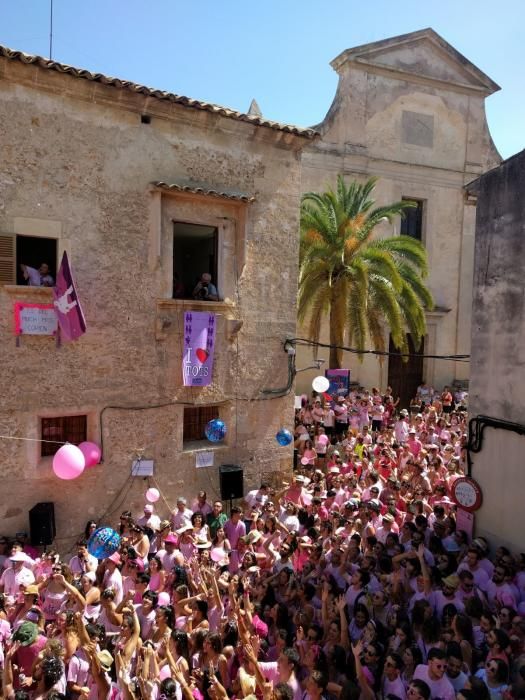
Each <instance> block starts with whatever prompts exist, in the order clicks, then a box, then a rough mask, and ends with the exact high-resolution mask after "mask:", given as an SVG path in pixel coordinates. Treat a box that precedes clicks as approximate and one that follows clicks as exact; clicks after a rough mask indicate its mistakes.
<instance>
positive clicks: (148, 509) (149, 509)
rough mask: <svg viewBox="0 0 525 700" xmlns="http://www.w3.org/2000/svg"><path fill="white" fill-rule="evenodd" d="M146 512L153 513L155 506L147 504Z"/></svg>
mask: <svg viewBox="0 0 525 700" xmlns="http://www.w3.org/2000/svg"><path fill="white" fill-rule="evenodd" d="M144 512H145V513H153V506H152V505H150V504H146V505H145V506H144Z"/></svg>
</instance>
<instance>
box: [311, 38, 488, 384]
mask: <svg viewBox="0 0 525 700" xmlns="http://www.w3.org/2000/svg"><path fill="white" fill-rule="evenodd" d="M436 37H437V35H435V34H434V33H433V32H432V30H424V31H422V32H415V33H414V34H413V35H406V36H403V37H395V38H393V39H387V40H385V41H384V42H375V43H374V44H371V45H368V46H364V47H358V48H357V49H349V50H348V51H347V52H343V53H342V54H341V55H340V56H339V57H338V58H336V59H335V60H334V61H333V62H332V65H333V66H334V68H335V70H337V72H338V74H339V84H338V88H337V93H336V95H335V98H334V101H333V104H332V106H331V107H330V110H329V112H328V114H327V116H326V118H325V120H324V121H323V122H322V124H321V125H320V126H319V128H320V130H321V134H322V137H321V139H320V140H319V141H317V142H315V143H313V144H311V145H310V146H309V147H308V148H307V149H306V150H305V152H304V154H303V178H302V184H303V190H304V191H323V190H324V189H325V188H326V186H327V185H332V186H333V185H334V184H335V181H336V178H337V175H338V174H344V175H345V177H346V178H347V179H349V180H351V179H357V180H360V181H365V180H366V179H368V178H369V177H371V176H375V177H378V178H380V180H379V183H378V186H377V188H376V201H377V203H378V205H383V204H387V203H389V202H393V201H397V200H399V199H401V198H402V197H407V198H414V199H420V200H423V201H424V221H423V242H424V244H425V246H426V248H427V251H428V258H429V267H430V275H429V278H428V284H429V287H430V289H431V291H432V293H433V295H434V299H435V303H436V307H437V310H436V312H434V313H429V314H428V316H427V325H428V336H427V338H426V341H425V345H426V348H425V349H426V351H427V353H429V354H464V353H468V352H469V350H470V307H471V298H472V297H471V294H472V275H473V248H474V209H473V207H472V206H470V205H469V204H468V203H467V202H466V201H465V196H464V190H463V187H464V185H465V184H466V183H468V182H469V181H471V180H473V179H474V178H475V177H477V176H478V175H479V174H481V173H482V172H485V171H486V170H488V169H489V168H491V167H493V166H494V165H496V164H497V163H498V162H499V156H498V153H497V151H496V149H495V147H494V145H493V143H492V141H491V138H490V133H489V131H488V127H487V123H486V118H485V106H484V99H485V97H486V96H487V95H488V94H490V93H491V92H493V91H494V89H497V86H494V85H493V84H492V85H491V81H490V80H489V79H488V78H487V77H486V76H483V75H482V74H481V73H480V72H478V73H476V71H477V69H475V67H472V68H471V69H469V71H468V72H467V71H466V69H465V64H466V63H467V62H466V59H462V60H460V59H459V58H458V56H457V55H456V54H455V53H454V51H453V50H452V49H451V47H449V48H448V49H446V50H445V51H444V50H443V47H442V45H441V40H438V38H436ZM399 228H400V227H399V222H398V223H396V224H395V225H394V226H393V227H387V226H384V227H381V229H380V230H379V232H378V233H379V235H395V234H397V233H399ZM303 333H304V332H303ZM299 335H301V332H299ZM323 340H324V341H325V342H328V333H327V332H326V329H325V332H324V333H323ZM320 356H324V357H326V358H328V351H327V350H326V351H323V350H321V351H320ZM310 359H311V352H310V351H309V350H304V349H301V350H300V351H299V353H298V360H297V363H298V366H299V367H305V366H307V365H308V364H310ZM326 366H327V365H325V367H326ZM344 366H345V367H350V368H351V370H352V376H353V379H354V380H356V381H359V382H360V383H362V384H363V385H365V386H368V387H370V386H381V387H383V388H384V387H386V384H387V378H388V360H385V361H384V362H383V363H382V364H381V363H380V362H379V361H378V360H377V359H375V358H371V357H370V358H367V359H365V361H364V362H363V363H362V364H360V363H359V362H358V361H357V359H356V357H355V356H352V355H345V360H344ZM424 373H425V378H426V380H427V381H428V382H429V383H431V384H433V385H434V386H435V387H436V388H441V387H442V386H443V385H444V384H448V383H450V382H452V381H453V380H454V379H466V378H468V364H465V363H463V364H460V363H453V362H449V361H446V362H445V361H434V360H427V361H426V362H425V367H424ZM316 374H317V372H316V371H313V372H305V373H304V374H301V375H299V377H298V390H299V391H308V390H309V388H310V383H311V378H312V377H313V376H315V375H316Z"/></svg>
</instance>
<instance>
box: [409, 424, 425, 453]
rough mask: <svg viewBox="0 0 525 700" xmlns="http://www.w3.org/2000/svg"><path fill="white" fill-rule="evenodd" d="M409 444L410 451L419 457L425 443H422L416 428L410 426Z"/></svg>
mask: <svg viewBox="0 0 525 700" xmlns="http://www.w3.org/2000/svg"><path fill="white" fill-rule="evenodd" d="M407 446H408V449H409V450H410V452H411V453H412V454H413V455H414V457H417V456H418V454H419V453H420V452H421V449H422V447H423V445H422V443H421V440H418V438H417V436H416V429H415V428H410V430H409V431H408V439H407Z"/></svg>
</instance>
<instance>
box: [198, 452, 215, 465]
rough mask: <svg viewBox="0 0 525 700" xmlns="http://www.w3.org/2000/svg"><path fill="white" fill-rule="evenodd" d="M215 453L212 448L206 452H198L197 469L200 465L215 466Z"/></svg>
mask: <svg viewBox="0 0 525 700" xmlns="http://www.w3.org/2000/svg"><path fill="white" fill-rule="evenodd" d="M213 461H214V454H213V452H212V451H211V450H210V451H208V450H206V452H197V453H196V455H195V466H196V467H197V469H199V468H200V467H213Z"/></svg>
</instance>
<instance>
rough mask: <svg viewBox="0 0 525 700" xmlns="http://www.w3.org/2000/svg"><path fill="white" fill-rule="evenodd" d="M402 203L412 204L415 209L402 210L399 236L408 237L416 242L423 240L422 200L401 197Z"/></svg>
mask: <svg viewBox="0 0 525 700" xmlns="http://www.w3.org/2000/svg"><path fill="white" fill-rule="evenodd" d="M403 202H414V204H416V206H415V207H410V208H408V207H407V209H405V210H404V214H405V216H404V217H403V218H402V219H401V235H402V236H410V237H411V238H415V239H416V240H417V241H422V240H423V204H424V202H423V200H422V199H413V198H412V197H403Z"/></svg>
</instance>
